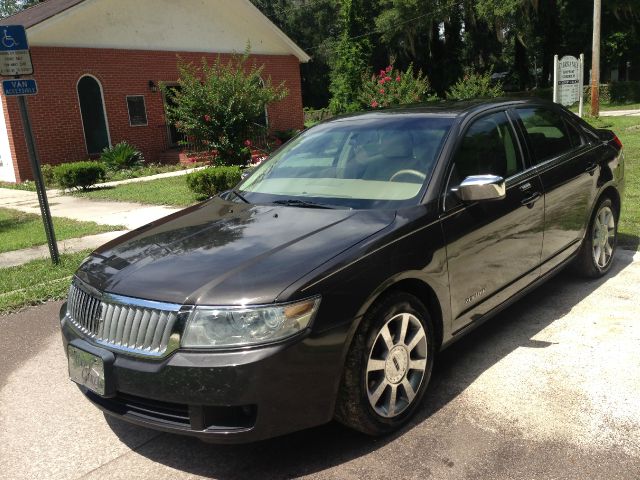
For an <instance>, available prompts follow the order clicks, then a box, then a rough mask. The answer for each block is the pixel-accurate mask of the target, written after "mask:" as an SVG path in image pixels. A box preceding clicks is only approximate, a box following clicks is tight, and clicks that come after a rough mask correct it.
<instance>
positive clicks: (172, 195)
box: [72, 175, 198, 207]
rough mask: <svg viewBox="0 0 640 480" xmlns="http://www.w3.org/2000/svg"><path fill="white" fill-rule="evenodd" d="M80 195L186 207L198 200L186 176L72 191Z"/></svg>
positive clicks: (100, 198) (96, 198)
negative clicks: (188, 186)
mask: <svg viewBox="0 0 640 480" xmlns="http://www.w3.org/2000/svg"><path fill="white" fill-rule="evenodd" d="M72 195H76V196H78V197H85V198H90V199H92V200H112V201H117V202H138V203H148V204H152V205H172V206H177V207H186V206H189V205H192V204H194V203H196V202H198V199H197V198H196V194H195V193H193V192H192V191H191V190H189V189H188V188H187V182H186V177H185V176H184V175H183V176H180V177H170V178H160V179H158V180H150V181H148V182H136V183H128V184H126V185H118V186H117V187H104V188H94V189H92V190H87V191H78V192H72Z"/></svg>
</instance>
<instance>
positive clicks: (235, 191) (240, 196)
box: [229, 190, 251, 204]
mask: <svg viewBox="0 0 640 480" xmlns="http://www.w3.org/2000/svg"><path fill="white" fill-rule="evenodd" d="M229 191H230V192H231V193H233V194H234V195H235V196H236V197H238V198H239V199H240V200H242V201H243V202H244V203H249V204H250V203H251V202H250V201H249V200H247V199H246V198H244V197H243V196H242V195H241V194H240V193H239V192H238V191H237V190H229Z"/></svg>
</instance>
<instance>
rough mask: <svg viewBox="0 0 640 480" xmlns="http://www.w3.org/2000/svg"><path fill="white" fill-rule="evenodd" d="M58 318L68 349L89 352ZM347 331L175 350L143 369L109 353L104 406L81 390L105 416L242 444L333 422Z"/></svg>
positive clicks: (146, 362)
mask: <svg viewBox="0 0 640 480" xmlns="http://www.w3.org/2000/svg"><path fill="white" fill-rule="evenodd" d="M64 315H65V307H64V306H63V308H62V310H61V312H60V317H61V328H62V337H63V343H64V348H65V352H66V351H67V345H68V344H69V343H70V342H73V343H74V345H75V346H80V347H82V345H83V344H84V345H85V346H86V347H88V348H92V349H94V350H95V349H96V346H95V345H90V344H89V343H87V341H86V340H85V339H83V338H82V336H81V335H80V334H79V333H78V332H77V331H76V330H75V329H74V328H73V327H72V326H71V325H70V324H69V322H68V321H67V320H66V319H65V317H64ZM347 328H348V326H345V327H344V328H337V329H333V330H331V331H329V332H325V333H323V334H320V335H313V334H310V335H307V336H306V337H303V338H300V337H298V338H295V339H293V340H291V341H289V342H285V343H281V344H277V345H271V346H265V347H261V348H252V349H247V350H235V351H232V350H229V351H226V352H222V351H221V352H193V351H191V352H189V351H183V350H177V351H176V352H175V353H174V354H172V355H171V356H169V357H168V358H165V359H163V360H160V361H157V360H154V361H150V360H146V359H140V358H135V357H130V356H126V355H123V354H120V353H117V352H112V353H113V357H115V359H114V361H113V363H112V364H111V365H109V366H108V375H109V376H110V379H109V382H110V384H111V388H110V394H109V397H108V398H105V397H100V396H99V395H97V394H95V393H93V392H91V391H88V390H87V389H85V388H84V387H80V388H81V390H82V391H83V393H84V394H85V396H86V397H87V398H88V399H89V400H90V401H91V402H92V403H94V404H95V405H96V406H97V407H98V408H100V409H102V410H103V411H104V412H106V413H108V414H110V415H113V416H117V417H120V418H122V419H123V420H126V421H128V422H132V423H135V424H138V425H142V426H145V427H149V428H153V429H156V430H161V431H166V432H172V433H178V434H184V435H191V436H196V437H200V438H202V439H203V440H206V441H210V442H214V443H245V442H252V441H257V440H262V439H265V438H270V437H274V436H278V435H283V434H286V433H289V432H293V431H296V430H302V429H305V428H309V427H313V426H317V425H321V424H323V423H326V422H328V421H330V420H331V419H332V417H333V412H334V405H335V399H336V394H337V390H338V386H339V382H340V377H341V372H342V364H343V351H344V343H345V339H346V337H347Z"/></svg>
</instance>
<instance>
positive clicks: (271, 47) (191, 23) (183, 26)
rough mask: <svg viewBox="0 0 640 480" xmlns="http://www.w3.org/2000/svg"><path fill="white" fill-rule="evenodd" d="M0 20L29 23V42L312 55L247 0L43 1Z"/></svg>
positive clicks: (66, 45)
mask: <svg viewBox="0 0 640 480" xmlns="http://www.w3.org/2000/svg"><path fill="white" fill-rule="evenodd" d="M0 24H5V25H8V24H22V25H24V26H25V27H27V31H28V36H29V43H30V44H31V45H32V46H49V47H82V48H115V49H133V50H164V51H178V52H180V51H182V52H216V53H225V52H242V51H244V49H245V47H246V46H247V43H249V44H250V45H251V52H252V53H254V54H263V55H268V54H270V55H295V56H296V57H297V58H298V59H299V60H300V61H301V62H307V61H309V59H310V57H309V56H308V55H307V54H306V53H305V52H304V51H303V50H302V49H300V47H298V46H297V45H296V44H295V43H294V42H293V41H292V40H291V39H290V38H289V37H287V36H286V35H285V34H284V33H283V32H282V31H281V30H280V29H278V28H277V27H276V26H275V25H274V24H273V23H272V22H271V21H270V20H269V19H268V18H267V17H266V16H265V15H263V14H262V13H261V12H260V10H258V9H257V8H256V7H255V6H254V5H253V4H252V3H251V2H250V1H249V0H180V1H179V2H177V1H175V0H135V1H131V0H47V1H45V2H44V3H41V4H39V5H37V6H35V7H32V8H29V9H27V10H25V11H23V12H20V13H18V14H16V15H13V16H11V17H8V18H6V19H4V20H2V21H1V22H0Z"/></svg>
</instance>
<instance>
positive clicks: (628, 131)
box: [586, 117, 640, 250]
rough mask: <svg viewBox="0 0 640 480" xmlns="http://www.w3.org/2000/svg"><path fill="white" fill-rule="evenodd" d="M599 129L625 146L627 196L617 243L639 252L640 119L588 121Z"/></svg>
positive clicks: (618, 118)
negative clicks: (607, 129)
mask: <svg viewBox="0 0 640 480" xmlns="http://www.w3.org/2000/svg"><path fill="white" fill-rule="evenodd" d="M586 120H587V121H588V122H590V123H591V124H592V125H593V126H594V127H596V128H609V129H611V130H613V131H614V132H615V133H616V134H617V135H618V138H620V141H621V142H622V144H623V145H624V150H625V160H626V170H625V195H624V199H623V205H622V215H621V216H620V225H619V229H618V231H619V239H618V243H619V245H620V246H621V247H623V248H629V249H633V250H636V249H637V248H638V243H639V242H640V240H639V237H640V117H600V118H598V119H593V118H587V119H586Z"/></svg>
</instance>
